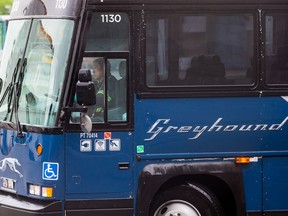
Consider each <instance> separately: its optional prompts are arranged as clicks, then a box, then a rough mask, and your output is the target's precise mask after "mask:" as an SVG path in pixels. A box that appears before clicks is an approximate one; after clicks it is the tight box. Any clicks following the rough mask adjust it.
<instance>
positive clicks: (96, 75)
mask: <svg viewBox="0 0 288 216" xmlns="http://www.w3.org/2000/svg"><path fill="white" fill-rule="evenodd" d="M99 29H101V31H99ZM128 58H129V16H128V14H125V13H106V12H105V13H100V12H97V13H93V14H92V16H91V24H90V27H89V31H88V37H87V42H86V46H85V52H84V58H83V61H82V66H81V68H82V69H89V70H90V71H91V75H92V81H93V82H94V85H95V91H96V105H94V106H90V107H88V115H89V116H90V117H91V120H92V122H94V123H107V122H109V123H113V122H115V123H117V122H126V121H127V106H128V105H127V102H128V100H127V95H128V87H127V86H128V82H127V77H128Z"/></svg>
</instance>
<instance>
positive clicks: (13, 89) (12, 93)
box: [0, 58, 27, 138]
mask: <svg viewBox="0 0 288 216" xmlns="http://www.w3.org/2000/svg"><path fill="white" fill-rule="evenodd" d="M20 62H21V67H20V73H19V76H18V79H17V72H18V70H19V65H20ZM26 64H27V60H26V59H24V61H22V59H20V58H19V59H18V62H17V65H16V67H15V69H14V72H13V77H12V80H11V82H10V83H9V85H8V86H7V88H6V89H5V92H4V94H3V96H2V98H1V100H0V107H1V106H2V104H3V102H4V100H5V98H6V96H7V95H8V94H9V97H8V103H7V106H8V107H7V114H6V117H5V119H4V120H6V119H7V118H8V115H9V113H10V112H11V113H12V114H13V112H14V113H15V121H16V129H17V136H18V137H20V138H23V131H22V127H21V123H20V121H19V116H18V102H19V101H18V98H19V96H20V93H21V91H20V90H19V89H21V86H22V82H23V79H24V70H25V67H26ZM12 97H13V107H12V110H11V108H10V107H11V103H12ZM11 117H12V115H11Z"/></svg>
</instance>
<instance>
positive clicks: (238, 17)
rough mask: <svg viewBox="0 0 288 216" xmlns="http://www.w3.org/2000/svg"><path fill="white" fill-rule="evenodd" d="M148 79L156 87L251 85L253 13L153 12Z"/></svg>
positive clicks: (149, 21)
mask: <svg viewBox="0 0 288 216" xmlns="http://www.w3.org/2000/svg"><path fill="white" fill-rule="evenodd" d="M146 20H147V25H146V40H147V41H146V42H147V43H146V83H147V86H149V87H157V86H176V87H181V86H191V87H193V86H200V87H201V86H239V85H242V86H243V85H244V86H251V85H253V84H254V82H255V75H254V74H255V64H254V61H255V60H254V58H253V55H254V50H253V47H254V45H253V38H254V36H253V34H254V26H253V15H251V14H231V15H225V14H224V15H220V14H215V15H214V14H199V15H190V14H159V13H157V14H148V15H147V19H146Z"/></svg>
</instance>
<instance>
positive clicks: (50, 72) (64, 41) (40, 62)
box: [0, 19, 73, 126]
mask: <svg viewBox="0 0 288 216" xmlns="http://www.w3.org/2000/svg"><path fill="white" fill-rule="evenodd" d="M18 22H20V21H15V25H19V24H18ZM10 26H11V25H10V24H9V27H10ZM12 27H13V26H12ZM28 29H29V28H28ZM72 31H73V21H71V20H55V19H46V20H45V19H35V20H34V21H33V23H32V26H31V30H30V32H29V35H28V34H26V35H27V36H26V40H27V38H28V40H27V43H26V41H22V44H23V45H22V46H23V50H24V52H22V53H23V55H22V56H21V54H20V55H17V57H18V59H19V58H23V59H25V61H26V62H27V64H25V65H26V66H25V68H22V69H19V70H18V71H21V70H23V71H24V72H23V82H21V85H19V86H18V95H19V98H18V100H17V101H18V105H19V107H18V112H19V113H18V116H19V120H20V122H21V123H22V124H33V125H41V126H54V125H55V120H56V113H57V111H58V107H59V98H60V92H61V90H62V84H63V79H64V73H65V71H66V66H67V58H68V53H69V47H70V45H71V38H72ZM19 32H20V31H19ZM8 34H9V29H8ZM19 37H21V35H20V34H19ZM8 43H9V42H8ZM11 43H12V44H13V41H11ZM7 46H8V45H7ZM10 47H13V46H10ZM4 52H5V55H7V53H9V52H10V55H11V57H12V58H11V59H13V58H16V57H14V56H16V54H17V53H15V52H14V51H13V49H11V48H10V49H8V50H5V51H4ZM16 59H17V58H16ZM9 64H11V63H10V62H9V59H8V61H7V64H6V67H5V66H4V65H3V66H2V68H1V73H0V76H1V78H2V77H3V78H4V79H3V78H2V79H3V80H5V77H9V76H11V75H10V74H12V73H13V72H11V70H9V67H8V65H9ZM18 73H19V72H18ZM6 80H8V83H9V80H10V82H11V78H8V79H7V78H6ZM4 88H5V87H4ZM1 94H3V93H1ZM0 98H1V96H0ZM6 103H7V102H6ZM7 111H8V112H7ZM7 113H9V110H7V106H6V105H5V102H4V104H3V105H2V106H1V107H0V120H1V119H2V120H5V117H4V116H5V115H7Z"/></svg>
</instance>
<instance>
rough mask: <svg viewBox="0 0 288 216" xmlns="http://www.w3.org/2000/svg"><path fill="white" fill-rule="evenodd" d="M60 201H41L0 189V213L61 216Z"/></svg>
mask: <svg viewBox="0 0 288 216" xmlns="http://www.w3.org/2000/svg"><path fill="white" fill-rule="evenodd" d="M62 206H63V205H62V202H61V201H43V200H37V199H31V198H26V197H22V196H18V195H16V194H10V193H6V192H3V191H0V215H3V216H38V215H39V216H40V215H41V216H43V215H45V216H62Z"/></svg>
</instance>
